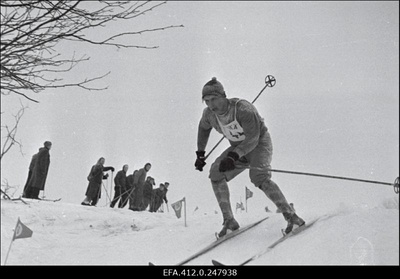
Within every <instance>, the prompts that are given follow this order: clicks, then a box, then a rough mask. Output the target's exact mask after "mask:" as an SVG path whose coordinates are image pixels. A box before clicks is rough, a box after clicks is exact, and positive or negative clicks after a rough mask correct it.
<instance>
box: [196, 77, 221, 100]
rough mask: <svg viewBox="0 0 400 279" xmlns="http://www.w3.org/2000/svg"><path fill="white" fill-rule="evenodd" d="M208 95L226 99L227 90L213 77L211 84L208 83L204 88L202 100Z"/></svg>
mask: <svg viewBox="0 0 400 279" xmlns="http://www.w3.org/2000/svg"><path fill="white" fill-rule="evenodd" d="M207 95H215V96H221V97H226V95H225V90H224V87H223V86H222V84H221V83H220V82H219V81H218V80H217V78H216V77H213V78H212V79H211V80H210V81H209V82H207V83H206V84H205V85H204V87H203V92H202V98H204V96H207Z"/></svg>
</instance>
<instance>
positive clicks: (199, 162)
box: [194, 151, 206, 171]
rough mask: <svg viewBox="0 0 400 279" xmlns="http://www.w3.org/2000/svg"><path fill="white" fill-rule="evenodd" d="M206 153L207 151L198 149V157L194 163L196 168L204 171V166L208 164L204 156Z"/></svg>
mask: <svg viewBox="0 0 400 279" xmlns="http://www.w3.org/2000/svg"><path fill="white" fill-rule="evenodd" d="M205 154H206V152H205V151H196V155H197V159H196V162H195V163H194V166H195V167H196V170H199V171H203V167H204V166H205V165H206V161H205V160H206V157H204V155H205Z"/></svg>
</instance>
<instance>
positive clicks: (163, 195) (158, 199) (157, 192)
mask: <svg viewBox="0 0 400 279" xmlns="http://www.w3.org/2000/svg"><path fill="white" fill-rule="evenodd" d="M166 185H169V183H168V182H166ZM167 191H168V189H167V187H165V185H164V184H162V183H161V184H160V187H159V188H157V189H154V190H153V194H152V198H151V204H150V212H157V210H158V209H159V208H160V206H161V205H162V203H163V201H165V203H168V200H167Z"/></svg>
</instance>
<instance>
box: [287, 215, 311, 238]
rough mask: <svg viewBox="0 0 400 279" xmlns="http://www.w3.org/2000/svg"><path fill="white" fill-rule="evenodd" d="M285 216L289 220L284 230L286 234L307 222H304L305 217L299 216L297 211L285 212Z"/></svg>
mask: <svg viewBox="0 0 400 279" xmlns="http://www.w3.org/2000/svg"><path fill="white" fill-rule="evenodd" d="M283 216H284V217H285V220H286V221H287V222H288V225H287V227H286V229H285V231H284V234H285V235H286V234H288V233H290V232H291V231H292V230H293V227H294V226H297V227H301V226H303V225H304V224H305V223H306V222H304V220H303V219H301V218H300V217H299V216H297V214H296V213H288V212H284V213H283Z"/></svg>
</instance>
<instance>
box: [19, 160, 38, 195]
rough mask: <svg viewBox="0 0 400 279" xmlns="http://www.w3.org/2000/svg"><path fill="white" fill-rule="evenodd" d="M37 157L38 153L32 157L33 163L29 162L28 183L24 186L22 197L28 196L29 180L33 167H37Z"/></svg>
mask: <svg viewBox="0 0 400 279" xmlns="http://www.w3.org/2000/svg"><path fill="white" fill-rule="evenodd" d="M37 157H38V153H36V154H35V155H33V156H32V159H31V163H30V164H29V172H28V178H27V179H26V183H25V186H24V192H23V193H22V197H23V198H27V196H26V190H27V189H28V182H29V180H30V179H31V177H32V172H33V168H34V167H35V163H36V160H37Z"/></svg>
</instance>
